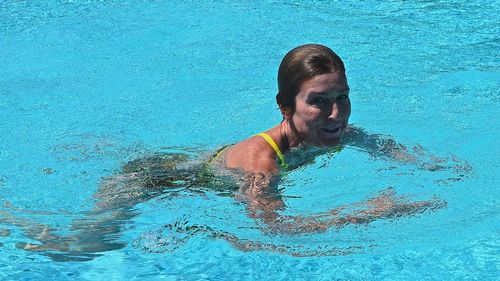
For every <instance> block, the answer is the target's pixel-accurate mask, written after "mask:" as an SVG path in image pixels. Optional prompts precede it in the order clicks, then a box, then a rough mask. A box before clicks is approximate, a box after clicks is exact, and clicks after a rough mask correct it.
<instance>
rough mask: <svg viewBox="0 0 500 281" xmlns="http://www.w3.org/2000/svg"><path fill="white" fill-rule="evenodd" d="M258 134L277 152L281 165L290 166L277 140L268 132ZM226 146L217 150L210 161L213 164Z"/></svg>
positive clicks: (284, 167) (282, 166) (283, 166)
mask: <svg viewBox="0 0 500 281" xmlns="http://www.w3.org/2000/svg"><path fill="white" fill-rule="evenodd" d="M257 136H261V137H263V138H264V140H265V141H266V142H267V143H268V144H269V145H270V146H271V147H272V148H273V150H274V152H276V155H277V156H278V158H279V160H280V167H281V168H283V169H286V168H288V164H287V163H286V161H285V157H283V154H281V151H280V149H279V147H278V145H277V144H276V142H275V141H274V140H273V139H272V138H271V137H270V136H269V135H268V134H266V133H260V134H257ZM226 148H227V147H224V148H222V149H220V150H219V151H218V152H217V154H215V156H214V157H213V158H212V159H211V160H210V161H209V162H208V163H209V164H212V163H213V162H214V161H215V160H217V159H219V158H220V157H221V155H222V153H224V151H225V150H226Z"/></svg>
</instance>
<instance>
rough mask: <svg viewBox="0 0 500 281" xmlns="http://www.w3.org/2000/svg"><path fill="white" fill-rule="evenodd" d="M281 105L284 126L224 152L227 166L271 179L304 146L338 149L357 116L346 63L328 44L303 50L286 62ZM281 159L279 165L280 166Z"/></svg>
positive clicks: (279, 98)
mask: <svg viewBox="0 0 500 281" xmlns="http://www.w3.org/2000/svg"><path fill="white" fill-rule="evenodd" d="M278 89H279V92H278V94H277V95H276V101H277V103H278V105H279V108H280V110H281V113H282V115H283V121H282V122H281V123H280V124H278V125H276V126H275V127H273V128H271V129H269V130H267V131H266V132H264V133H262V134H259V135H257V136H253V137H251V138H249V139H247V140H244V141H242V142H240V143H238V144H235V145H233V146H231V147H229V148H227V149H225V150H224V151H223V153H221V158H223V159H224V163H225V166H226V167H228V168H233V169H239V170H241V171H243V172H245V173H253V172H259V173H262V174H264V175H265V176H266V177H271V176H275V175H278V174H279V167H280V166H281V167H285V166H286V160H285V159H284V157H283V154H284V153H286V152H288V151H289V150H290V149H291V148H294V147H298V146H301V145H306V144H307V145H314V146H336V145H338V144H339V143H340V140H341V138H342V136H343V135H344V133H345V132H346V130H347V123H348V121H349V116H350V114H351V103H350V100H349V86H348V84H347V77H346V75H345V68H344V63H343V62H342V60H341V59H340V58H339V56H337V54H335V53H334V52H333V51H332V50H331V49H329V48H327V47H325V46H322V45H313V44H310V45H303V46H299V47H297V48H295V49H293V50H292V51H290V52H289V53H288V54H287V55H286V56H285V57H284V59H283V61H282V62H281V65H280V67H279V73H278ZM276 160H278V161H276Z"/></svg>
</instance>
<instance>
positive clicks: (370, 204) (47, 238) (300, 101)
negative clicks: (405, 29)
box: [3, 44, 445, 260]
mask: <svg viewBox="0 0 500 281" xmlns="http://www.w3.org/2000/svg"><path fill="white" fill-rule="evenodd" d="M278 90H279V91H278V94H277V95H276V101H277V103H278V105H279V108H280V110H281V113H282V116H283V120H282V122H280V123H279V124H278V125H276V126H274V127H273V128H271V129H269V130H267V131H265V132H263V133H260V134H257V135H255V136H252V137H250V138H248V139H246V140H244V141H242V142H239V143H237V144H234V145H231V146H228V147H226V148H224V149H223V150H221V151H219V152H218V153H217V154H216V155H215V156H214V157H213V158H212V159H211V160H209V161H207V162H205V163H201V164H200V163H195V164H193V162H191V161H189V156H188V155H185V154H182V153H170V154H166V155H153V156H151V157H147V158H144V159H138V160H135V161H132V162H129V163H127V164H126V165H125V166H124V167H123V170H122V173H121V174H120V175H117V176H113V177H111V178H110V179H107V180H105V181H104V183H103V184H102V185H101V186H100V188H99V190H98V192H97V193H96V197H97V199H98V200H97V203H96V206H95V208H94V209H93V210H91V211H89V212H88V213H87V215H86V216H85V217H84V218H83V219H77V220H75V221H74V222H73V224H72V228H71V229H72V231H73V233H74V234H72V235H70V236H68V237H58V236H56V235H54V234H52V233H51V231H50V228H48V227H46V226H44V225H41V224H36V223H31V222H26V221H23V220H20V219H17V218H14V217H11V216H10V217H9V216H5V218H4V219H3V220H4V221H7V222H9V223H11V224H14V225H19V226H23V227H24V228H25V230H26V233H27V235H28V236H29V237H31V238H34V239H36V240H38V241H40V242H41V245H40V244H36V245H33V244H19V247H22V248H23V249H26V250H30V251H41V252H44V253H45V254H47V255H51V256H52V257H53V258H54V259H83V260H85V259H91V258H93V257H95V255H96V253H97V252H102V251H108V250H114V249H118V248H121V247H123V246H124V245H123V244H121V243H116V242H115V240H114V239H109V238H108V236H113V237H114V236H116V233H119V232H120V229H121V227H122V224H123V222H125V221H127V220H129V219H131V218H132V217H134V216H135V215H136V213H135V211H134V208H133V207H134V205H135V204H137V203H139V202H143V201H145V200H148V199H149V198H152V197H154V196H156V195H157V194H161V192H162V190H165V189H167V188H169V187H170V186H188V187H189V186H206V185H210V184H208V183H209V182H214V181H217V179H218V178H223V177H224V176H227V175H229V176H230V178H231V179H233V180H234V181H235V182H236V185H237V186H238V188H239V191H238V192H236V193H233V195H234V196H235V197H236V198H237V199H238V200H241V201H243V202H245V203H246V208H247V211H248V215H249V217H251V218H254V219H257V220H258V221H261V222H263V225H262V226H261V230H262V231H265V232H266V233H286V234H299V233H307V232H317V231H324V230H327V229H328V228H330V227H332V226H334V227H343V226H345V225H348V224H359V223H369V222H371V221H373V220H376V219H379V218H390V217H395V216H402V215H408V214H414V213H418V212H423V211H425V210H434V209H438V208H441V207H443V206H445V202H443V201H442V200H438V199H432V200H430V201H419V202H408V200H406V199H404V198H403V197H401V196H399V197H398V196H395V193H394V191H393V190H392V189H388V190H385V191H382V192H380V193H379V195H377V196H376V197H374V198H371V199H368V200H367V201H366V202H361V203H356V204H353V205H352V206H354V207H355V208H352V209H351V208H350V206H341V207H338V206H337V207H336V208H334V209H332V210H330V211H328V212H322V213H318V214H313V215H308V216H284V215H282V213H281V212H279V210H283V209H285V207H286V206H285V203H284V201H283V200H282V198H281V195H280V193H279V192H278V191H277V190H276V188H275V187H276V183H277V180H278V179H279V176H280V171H281V170H283V169H288V170H290V169H293V168H294V167H297V166H300V165H303V164H304V163H307V162H310V161H312V160H313V159H314V157H315V156H316V155H318V154H322V153H325V150H327V151H328V148H335V147H339V144H340V143H341V142H342V141H343V140H342V139H343V138H344V143H348V144H350V145H353V146H357V147H360V148H362V149H363V150H366V151H367V152H368V153H370V154H372V155H376V156H387V157H391V158H393V159H396V160H398V161H414V160H415V157H414V156H412V155H411V154H409V153H408V152H407V151H406V149H405V148H404V147H402V146H401V145H398V144H396V143H395V142H394V141H392V140H390V139H386V140H383V139H381V138H380V137H379V136H378V135H368V134H366V133H365V132H364V131H363V130H360V129H356V128H348V121H349V116H350V114H351V103H350V100H349V85H348V83H347V77H346V73H345V68H344V64H343V62H342V60H341V59H340V58H339V56H338V55H337V54H335V53H334V52H333V51H332V50H331V49H329V48H328V47H325V46H322V45H317V44H308V45H302V46H299V47H297V48H295V49H293V50H291V51H290V52H289V53H288V54H286V56H285V57H284V58H283V60H282V62H281V64H280V67H279V72H278ZM304 152H305V153H304ZM224 178H227V177H224ZM220 182H222V186H220V184H219V187H223V188H228V185H227V184H226V183H227V181H219V183H220ZM231 186H234V184H233V185H231ZM103 214H105V215H103ZM102 217H104V218H102ZM167 227H172V228H175V227H176V226H175V225H171V226H167ZM181 231H185V232H189V233H191V234H190V235H192V234H194V233H198V232H202V233H208V234H209V235H210V236H211V237H213V238H217V239H224V240H226V241H228V242H230V243H231V244H232V245H234V246H235V247H237V248H239V249H242V250H271V251H277V252H281V253H288V254H293V255H309V254H308V253H304V252H298V253H297V252H292V251H289V250H287V248H286V247H282V246H279V245H267V244H262V243H258V242H255V241H244V240H240V239H238V237H236V236H234V235H232V234H229V233H224V232H221V231H218V230H215V229H213V228H211V227H209V226H189V227H185V228H183V229H177V228H176V229H175V232H181ZM190 235H187V237H189V236H190ZM54 250H55V251H59V252H62V253H64V254H61V255H54V253H51V252H50V251H54ZM312 254H318V253H316V252H314V253H312ZM324 254H325V253H324ZM326 254H338V253H337V252H334V253H326Z"/></svg>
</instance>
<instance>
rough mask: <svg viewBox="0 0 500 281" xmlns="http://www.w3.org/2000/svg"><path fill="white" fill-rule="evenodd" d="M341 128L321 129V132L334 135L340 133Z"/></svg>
mask: <svg viewBox="0 0 500 281" xmlns="http://www.w3.org/2000/svg"><path fill="white" fill-rule="evenodd" d="M340 128H341V126H338V127H335V128H321V130H322V131H323V132H325V133H327V134H336V133H338V132H339V131H340Z"/></svg>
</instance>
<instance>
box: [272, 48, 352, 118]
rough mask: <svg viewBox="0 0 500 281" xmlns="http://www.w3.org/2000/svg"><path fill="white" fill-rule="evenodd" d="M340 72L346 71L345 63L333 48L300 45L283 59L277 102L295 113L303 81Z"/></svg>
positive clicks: (279, 72) (281, 106)
mask: <svg viewBox="0 0 500 281" xmlns="http://www.w3.org/2000/svg"><path fill="white" fill-rule="evenodd" d="M338 72H340V73H345V67H344V63H343V62H342V60H341V59H340V57H339V56H338V55H337V54H336V53H335V52H334V51H332V49H330V48H328V47H326V46H323V45H319V44H306V45H302V46H298V47H296V48H294V49H293V50H291V51H290V52H288V53H287V54H286V55H285V57H284V58H283V60H282V61H281V64H280V67H279V70H278V94H277V95H276V102H277V103H278V105H279V106H280V108H281V109H282V110H291V112H290V113H293V112H294V111H295V97H296V96H297V94H298V93H299V91H300V87H301V86H302V83H304V82H305V81H307V80H309V79H312V78H313V77H315V76H318V75H321V74H326V73H338Z"/></svg>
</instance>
